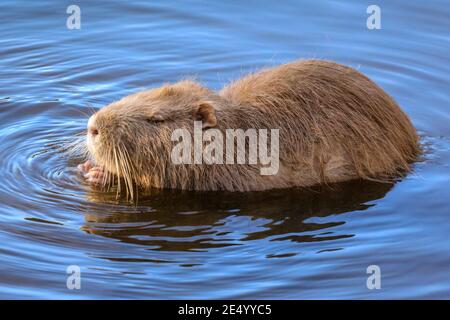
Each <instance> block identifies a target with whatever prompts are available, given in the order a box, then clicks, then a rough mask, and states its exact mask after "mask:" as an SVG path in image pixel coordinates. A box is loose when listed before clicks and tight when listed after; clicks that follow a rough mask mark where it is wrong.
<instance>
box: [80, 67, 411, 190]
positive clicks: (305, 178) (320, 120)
mask: <svg viewBox="0 0 450 320" xmlns="http://www.w3.org/2000/svg"><path fill="white" fill-rule="evenodd" d="M195 120H201V121H202V124H203V130H204V131H205V132H207V131H209V130H213V129H217V130H219V131H220V132H225V130H226V129H243V130H247V129H251V128H255V129H262V128H263V129H269V130H270V129H279V169H278V171H277V172H276V174H273V175H262V174H260V171H259V169H260V168H261V167H262V166H263V165H262V164H261V163H256V164H249V163H246V164H213V165H207V164H195V163H194V164H174V163H173V161H172V159H171V152H172V148H173V147H174V142H173V139H171V137H172V133H173V132H174V130H176V129H180V128H183V129H185V130H188V132H190V133H193V130H194V126H193V124H194V121H195ZM245 143H246V145H247V146H248V145H249V144H250V143H249V142H248V141H246V142H245ZM87 147H88V150H89V153H90V155H91V157H92V160H90V161H87V162H86V163H85V164H83V165H80V169H81V170H82V171H83V172H84V173H85V178H86V179H87V180H88V181H90V182H92V183H94V184H101V185H106V184H108V181H109V183H110V181H111V180H112V179H114V177H119V179H117V181H118V187H119V189H120V184H121V183H122V185H125V190H127V194H131V197H133V190H135V187H138V188H144V189H150V188H169V189H185V190H206V191H208V190H210V191H211V190H227V191H260V190H267V189H272V188H288V187H295V186H299V187H309V186H313V185H320V184H328V183H332V182H340V181H346V180H352V179H369V180H377V181H389V180H391V179H392V178H395V177H397V176H398V175H400V174H401V173H403V172H406V171H408V170H409V169H410V164H411V163H412V162H413V161H414V160H415V159H416V157H417V155H418V154H419V143H418V136H417V134H416V131H415V129H414V127H413V126H412V124H411V122H410V120H409V119H408V117H407V116H406V115H405V114H404V113H403V112H402V110H401V109H400V108H399V106H398V105H397V103H396V102H395V101H394V100H393V99H392V98H391V97H390V96H389V95H388V94H387V93H385V92H384V91H383V90H382V89H381V88H380V87H379V86H377V85H376V84H375V83H374V82H372V81H371V80H370V79H369V78H367V77H366V76H364V75H363V74H361V73H360V72H358V71H356V70H355V69H352V68H350V67H347V66H343V65H340V64H337V63H334V62H329V61H322V60H301V61H295V62H291V63H288V64H284V65H280V66H277V67H273V68H269V69H264V70H262V71H259V72H257V73H253V74H250V75H247V76H245V77H243V78H241V79H238V80H237V81H234V82H232V83H231V84H229V85H227V86H225V87H224V88H223V89H222V90H221V91H220V92H215V91H213V90H210V89H208V88H205V87H203V86H201V85H200V84H198V83H197V82H194V81H191V80H183V81H180V82H177V83H175V84H168V85H164V86H162V87H160V88H156V89H152V90H148V91H143V92H138V93H135V94H132V95H130V96H127V97H124V98H122V99H121V100H119V101H116V102H113V103H111V104H110V105H108V106H106V107H104V108H102V109H100V110H99V111H97V112H96V113H95V114H94V115H92V116H91V118H90V119H89V123H88V133H87ZM246 152H247V151H246ZM247 156H248V152H247ZM233 157H234V155H233Z"/></svg>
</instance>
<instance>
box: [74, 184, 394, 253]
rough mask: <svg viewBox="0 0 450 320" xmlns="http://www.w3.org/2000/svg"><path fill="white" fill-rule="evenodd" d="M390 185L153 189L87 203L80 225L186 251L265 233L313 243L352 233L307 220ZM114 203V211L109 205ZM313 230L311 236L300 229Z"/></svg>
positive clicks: (348, 207) (344, 208) (351, 205)
mask: <svg viewBox="0 0 450 320" xmlns="http://www.w3.org/2000/svg"><path fill="white" fill-rule="evenodd" d="M391 188H392V184H387V183H377V182H367V181H353V182H347V183H341V184H335V185H332V186H329V187H323V188H322V190H319V189H311V190H300V189H289V190H276V191H270V192H252V193H230V192H228V193H227V192H202V193H198V192H181V191H168V190H153V191H152V192H151V194H148V195H144V196H141V198H140V200H139V204H138V206H135V207H133V206H128V207H127V206H116V207H111V208H110V210H108V211H107V212H105V210H104V208H102V207H99V208H97V207H94V206H93V207H91V208H89V209H87V212H86V213H85V221H86V222H85V225H84V226H83V227H82V229H83V230H84V231H86V232H88V233H92V234H96V235H101V236H104V237H108V238H115V239H118V240H120V241H123V242H127V243H133V244H139V245H145V246H149V247H150V248H151V249H152V250H164V251H188V250H208V249H210V248H217V247H224V246H232V245H239V244H240V243H241V241H248V240H257V239H264V238H270V240H271V241H276V240H291V241H294V242H313V241H324V240H333V239H341V238H346V237H352V236H353V235H351V234H342V235H326V234H325V235H322V236H317V231H319V230H323V231H326V229H327V228H329V227H333V226H337V225H340V224H343V223H344V222H328V223H324V224H318V223H310V222H307V221H306V220H307V219H308V218H310V217H325V216H328V215H331V214H342V213H345V212H349V211H355V210H365V209H366V208H368V207H369V206H370V204H367V202H369V201H371V200H376V199H380V198H383V197H384V195H385V194H386V193H387V192H388V191H389V190H390V189H391ZM89 201H91V202H98V203H105V202H114V201H115V193H113V192H111V193H109V194H105V193H100V192H91V193H89ZM114 208H116V210H114ZM308 232H314V235H311V234H305V233H308Z"/></svg>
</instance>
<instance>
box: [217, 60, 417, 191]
mask: <svg viewBox="0 0 450 320" xmlns="http://www.w3.org/2000/svg"><path fill="white" fill-rule="evenodd" d="M220 94H221V96H222V97H224V98H225V99H227V100H229V101H232V102H233V105H238V106H239V105H241V106H251V107H252V108H256V109H257V110H258V111H259V112H261V113H263V114H264V116H267V117H269V118H270V120H269V121H268V122H266V124H267V125H270V126H272V128H278V127H279V128H280V158H281V159H280V160H282V161H283V160H284V161H285V163H293V166H295V165H297V164H296V163H295V162H296V160H295V159H298V158H299V156H300V158H301V157H303V159H302V160H303V161H304V162H306V167H308V166H309V167H310V168H311V169H312V171H315V172H316V176H317V180H318V181H317V182H318V183H326V182H328V181H333V180H334V181H339V180H347V179H350V178H352V175H349V174H348V172H345V171H346V170H343V171H342V176H341V177H340V176H339V175H337V176H335V177H331V179H330V175H328V174H327V170H328V169H329V168H326V166H327V162H330V161H329V160H330V159H331V157H330V155H333V154H336V152H337V151H338V150H342V151H343V154H345V156H344V158H345V159H346V161H347V162H348V165H347V167H352V168H351V169H350V170H351V171H352V172H354V176H353V178H364V179H377V180H386V179H389V178H392V177H394V176H395V175H398V174H399V173H401V172H404V171H406V170H409V167H410V163H411V162H412V161H414V160H415V159H416V157H417V155H418V153H419V144H418V137H417V134H416V131H415V129H414V127H413V126H412V124H411V122H410V120H409V119H408V117H407V116H406V115H405V114H404V113H403V111H402V110H401V109H400V108H399V106H398V105H397V103H396V102H395V101H394V100H393V99H392V98H391V97H390V96H389V95H388V94H387V93H385V92H384V91H383V90H382V89H381V88H380V87H379V86H377V85H376V84H375V83H374V82H372V81H371V80H370V79H368V78H367V77H366V76H364V75H363V74H361V73H360V72H358V71H356V70H354V69H352V68H349V67H346V66H342V65H339V64H336V63H333V62H328V61H320V60H305V61H297V62H293V63H289V64H285V65H281V66H279V67H275V68H272V69H267V70H263V71H261V72H258V73H255V74H251V75H248V76H246V77H244V78H241V79H239V80H237V81H235V82H233V83H231V84H230V85H228V86H226V87H225V88H223V89H222V91H221V92H220ZM348 169H349V168H348Z"/></svg>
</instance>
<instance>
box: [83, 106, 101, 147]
mask: <svg viewBox="0 0 450 320" xmlns="http://www.w3.org/2000/svg"><path fill="white" fill-rule="evenodd" d="M95 117H96V115H95V114H94V115H92V116H91V117H90V118H89V121H88V124H87V136H86V143H87V147H88V150H89V152H90V153H91V155H93V154H94V143H95V139H96V138H97V136H98V134H99V130H98V127H97V124H96V122H95Z"/></svg>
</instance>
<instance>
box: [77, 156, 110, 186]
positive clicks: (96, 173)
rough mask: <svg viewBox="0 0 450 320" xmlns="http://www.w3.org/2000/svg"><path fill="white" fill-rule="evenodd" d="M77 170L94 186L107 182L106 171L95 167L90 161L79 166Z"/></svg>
mask: <svg viewBox="0 0 450 320" xmlns="http://www.w3.org/2000/svg"><path fill="white" fill-rule="evenodd" d="M78 169H79V170H80V171H81V173H82V174H83V176H84V178H85V179H86V181H87V182H89V183H91V184H94V185H105V184H106V182H107V174H106V170H105V169H104V168H103V167H100V166H96V165H95V163H94V162H93V161H91V160H88V161H86V162H85V163H82V164H79V165H78Z"/></svg>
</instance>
